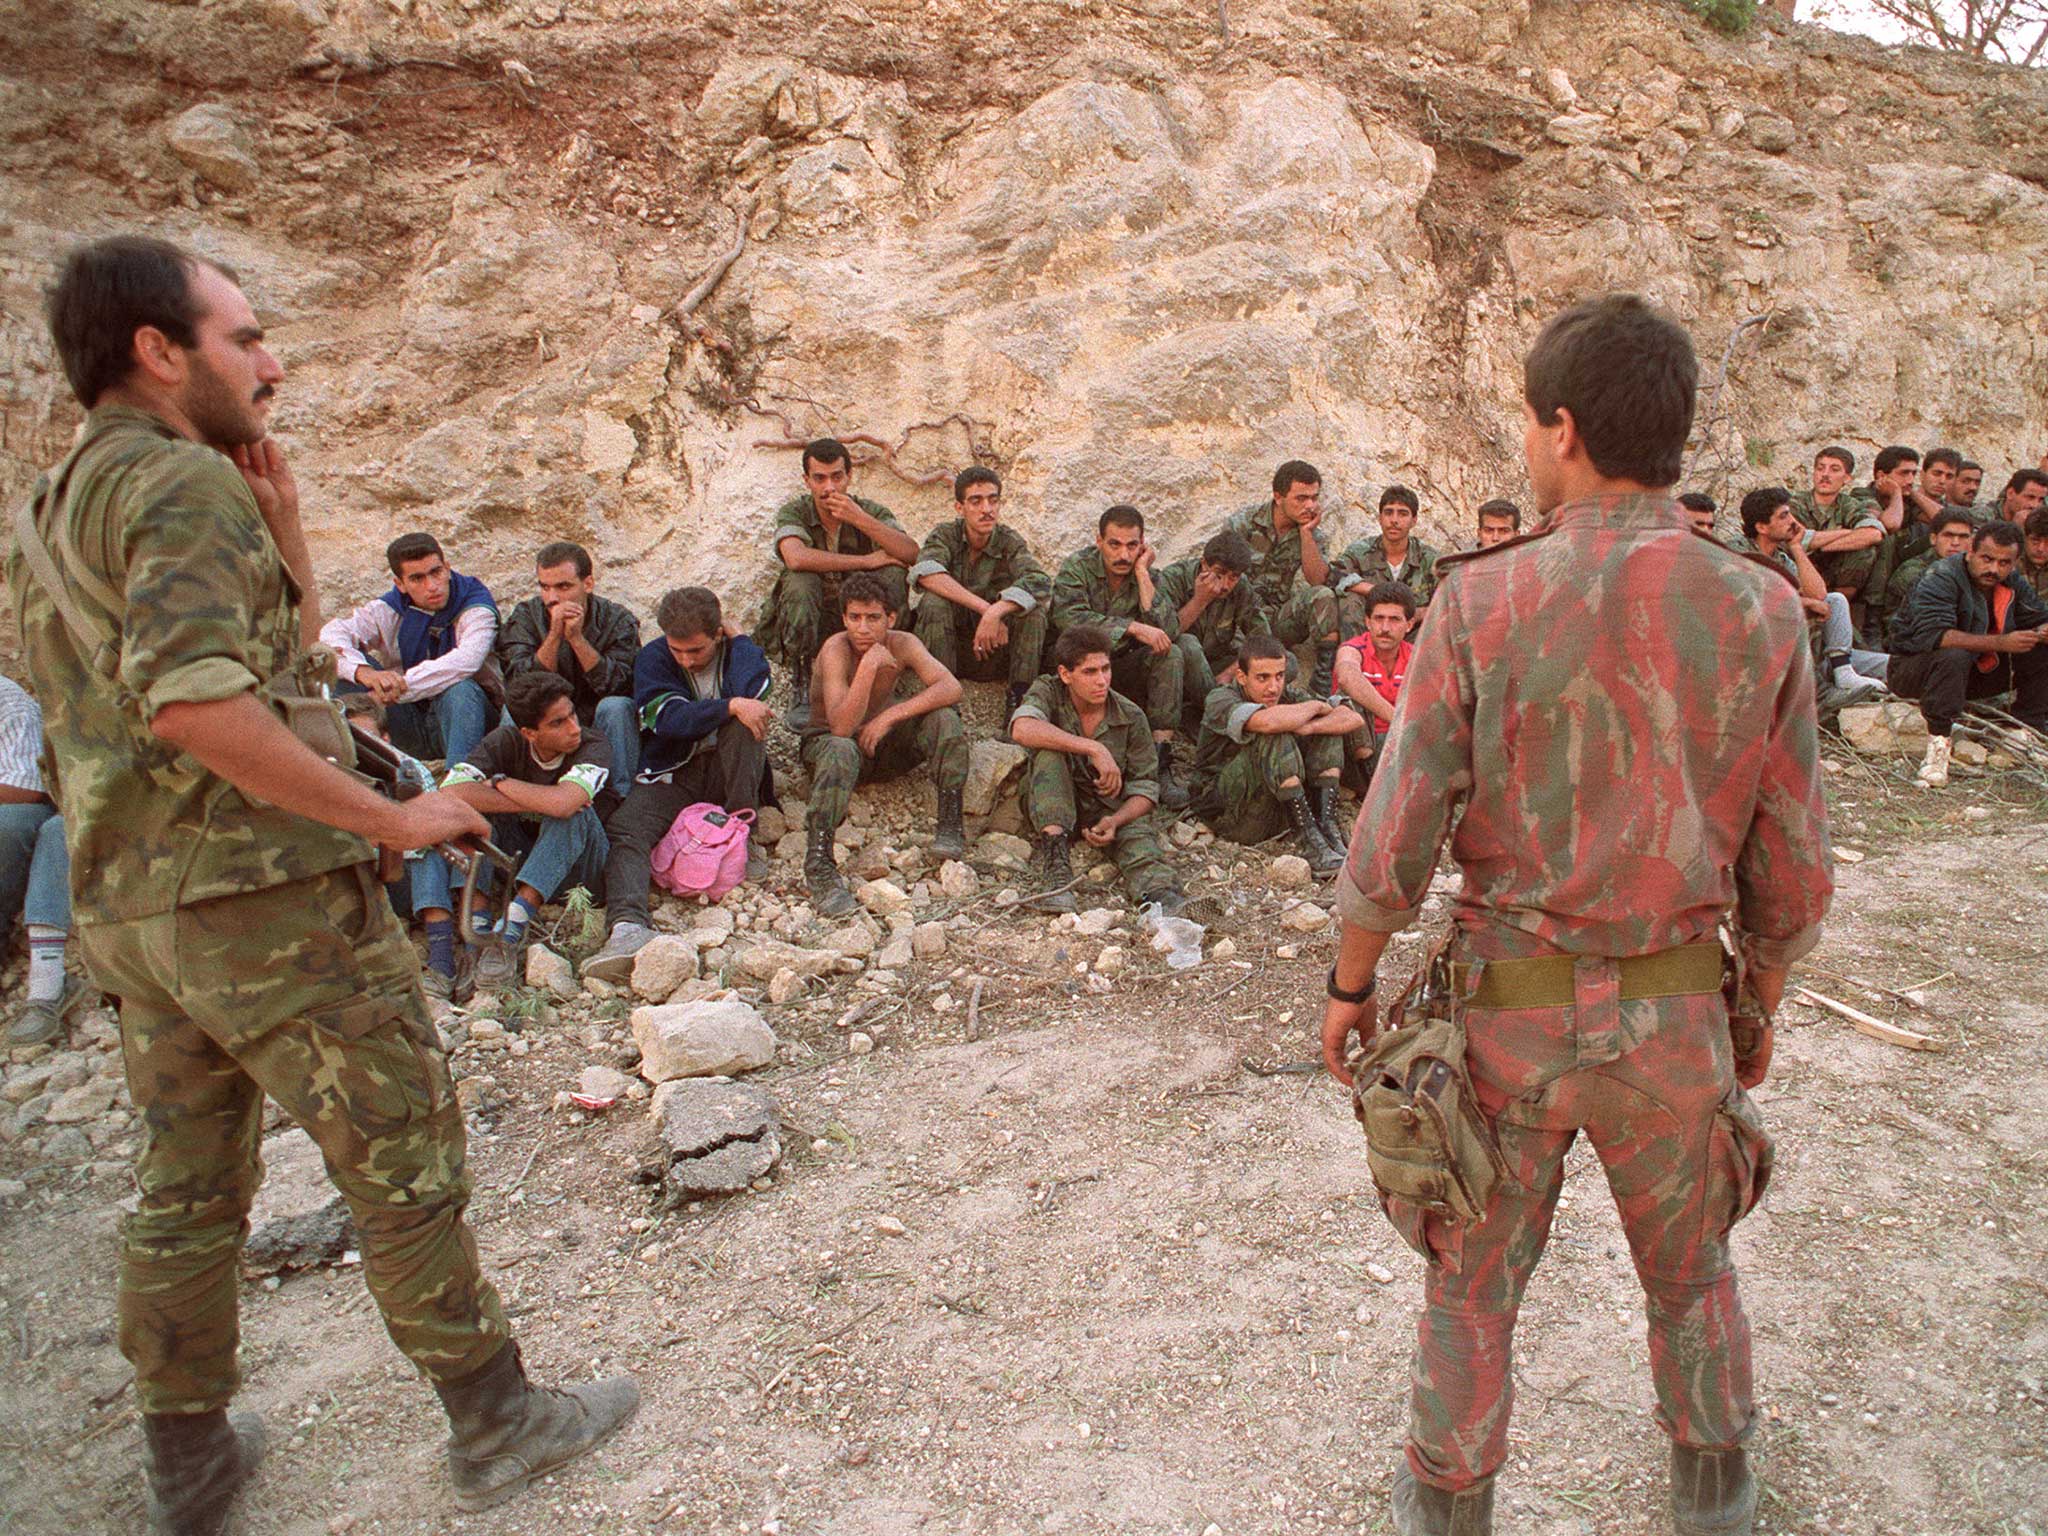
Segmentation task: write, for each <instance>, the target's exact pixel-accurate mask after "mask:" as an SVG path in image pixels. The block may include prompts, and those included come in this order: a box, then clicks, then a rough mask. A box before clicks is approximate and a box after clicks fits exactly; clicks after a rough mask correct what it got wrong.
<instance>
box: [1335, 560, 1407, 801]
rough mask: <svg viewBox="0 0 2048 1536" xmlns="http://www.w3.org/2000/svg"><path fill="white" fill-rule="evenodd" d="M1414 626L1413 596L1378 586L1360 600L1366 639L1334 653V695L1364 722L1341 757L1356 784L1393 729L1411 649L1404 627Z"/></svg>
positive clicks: (1397, 585)
mask: <svg viewBox="0 0 2048 1536" xmlns="http://www.w3.org/2000/svg"><path fill="white" fill-rule="evenodd" d="M1414 620H1415V594H1414V593H1413V592H1411V591H1409V590H1408V588H1407V587H1406V586H1405V585H1404V584H1403V583H1401V582H1398V581H1383V582H1380V583H1379V584H1378V585H1377V586H1375V587H1374V588H1373V589H1372V590H1371V591H1370V592H1368V593H1367V594H1366V595H1365V633H1364V634H1362V635H1354V636H1353V637H1352V638H1351V639H1349V640H1347V641H1345V642H1344V644H1343V645H1341V646H1339V647H1338V649H1337V669H1336V673H1335V676H1334V678H1333V681H1334V682H1335V683H1336V685H1337V691H1338V692H1339V693H1341V694H1342V695H1343V696H1344V697H1345V698H1347V699H1349V700H1350V701H1351V702H1352V703H1353V704H1355V705H1357V706H1358V709H1359V712H1360V713H1361V714H1363V715H1364V716H1365V718H1366V728H1365V729H1364V730H1362V731H1354V732H1352V733H1351V734H1350V735H1349V736H1347V737H1345V738H1344V755H1345V757H1346V758H1347V759H1348V760H1349V761H1350V762H1351V763H1353V764H1356V765H1357V772H1358V778H1359V779H1360V781H1361V782H1370V780H1371V779H1372V770H1373V764H1374V763H1375V762H1376V761H1377V760H1378V757H1379V748H1380V744H1381V743H1382V742H1384V741H1385V740H1386V738H1387V728H1388V727H1389V726H1390V725H1392V724H1393V723H1394V705H1395V704H1396V703H1398V702H1399V701H1400V698H1401V684H1402V682H1403V680H1404V679H1406V677H1407V676H1408V658H1409V657H1411V656H1413V655H1414V654H1415V646H1414V644H1413V643H1412V642H1411V641H1410V640H1409V639H1408V627H1409V625H1410V624H1412V623H1413V622H1414Z"/></svg>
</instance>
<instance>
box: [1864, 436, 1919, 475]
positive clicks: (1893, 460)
mask: <svg viewBox="0 0 2048 1536" xmlns="http://www.w3.org/2000/svg"><path fill="white" fill-rule="evenodd" d="M1919 462H1920V450H1919V449H1917V448H1908V447H1907V446H1906V445H1905V444H1904V443H1893V444H1892V445H1891V446H1890V447H1889V448H1880V449H1878V450H1877V457H1876V458H1875V459H1873V460H1871V463H1870V472H1871V473H1872V474H1873V475H1888V474H1890V473H1891V472H1892V471H1893V470H1895V469H1897V468H1898V467H1899V466H1900V465H1901V464H1918V463H1919Z"/></svg>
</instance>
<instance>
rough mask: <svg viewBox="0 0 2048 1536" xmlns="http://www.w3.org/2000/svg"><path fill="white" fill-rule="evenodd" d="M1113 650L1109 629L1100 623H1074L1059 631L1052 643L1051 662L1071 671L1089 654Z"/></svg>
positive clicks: (1109, 653)
mask: <svg viewBox="0 0 2048 1536" xmlns="http://www.w3.org/2000/svg"><path fill="white" fill-rule="evenodd" d="M1114 651H1115V642H1114V641H1112V640H1111V639H1110V638H1109V631H1108V630H1106V629H1104V628H1103V627H1102V626H1101V625H1100V624H1076V625H1074V626H1073V627H1072V628H1071V629H1063V630H1061V631H1060V637H1059V639H1057V640H1055V641H1053V643H1052V664H1053V665H1054V666H1055V667H1064V668H1065V669H1066V670H1068V671H1070V672H1071V671H1072V670H1073V669H1074V668H1075V667H1078V666H1079V665H1081V663H1082V662H1084V661H1086V660H1087V659H1088V658H1089V657H1090V656H1108V655H1111V654H1113V653H1114Z"/></svg>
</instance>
